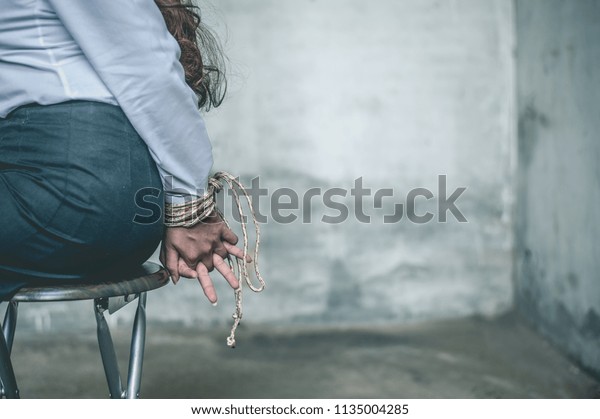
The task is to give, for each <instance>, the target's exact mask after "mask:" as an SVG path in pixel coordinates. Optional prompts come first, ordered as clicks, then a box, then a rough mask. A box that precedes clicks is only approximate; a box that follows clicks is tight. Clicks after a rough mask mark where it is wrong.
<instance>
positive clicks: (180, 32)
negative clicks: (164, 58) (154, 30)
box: [155, 0, 227, 111]
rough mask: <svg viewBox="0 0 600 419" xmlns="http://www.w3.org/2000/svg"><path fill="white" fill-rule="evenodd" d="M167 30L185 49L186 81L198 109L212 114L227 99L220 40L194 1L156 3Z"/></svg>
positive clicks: (182, 59) (180, 59) (180, 46)
mask: <svg viewBox="0 0 600 419" xmlns="http://www.w3.org/2000/svg"><path fill="white" fill-rule="evenodd" d="M155 3H156V4H157V6H158V8H159V9H160V11H161V13H162V15H163V17H164V19H165V23H166V24H167V28H168V29H169V32H170V33H171V35H173V37H174V38H175V39H176V40H177V43H178V44H179V48H180V49H181V56H180V58H179V61H180V62H181V65H182V66H183V69H184V70H185V81H186V82H187V84H188V85H189V86H190V87H191V88H192V90H193V91H194V92H195V93H196V95H197V96H198V107H199V108H201V109H202V108H204V109H205V110H206V111H209V110H210V109H211V108H213V107H214V108H216V107H218V106H219V105H220V104H221V103H222V102H223V99H224V98H225V92H226V91H227V81H226V79H225V60H224V56H223V51H222V49H221V45H220V44H219V41H218V39H217V37H216V36H215V35H214V34H213V32H212V31H211V30H210V29H209V28H208V27H206V26H205V25H204V24H203V22H202V19H201V18H200V10H199V9H198V7H197V6H195V5H194V4H193V3H192V1H191V0H155Z"/></svg>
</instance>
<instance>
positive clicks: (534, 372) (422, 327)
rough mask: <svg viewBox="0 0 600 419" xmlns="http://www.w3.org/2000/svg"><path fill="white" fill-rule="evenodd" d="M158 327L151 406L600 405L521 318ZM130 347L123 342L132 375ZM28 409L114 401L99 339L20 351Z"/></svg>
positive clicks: (18, 347) (29, 337)
mask: <svg viewBox="0 0 600 419" xmlns="http://www.w3.org/2000/svg"><path fill="white" fill-rule="evenodd" d="M225 336H226V330H225V329H223V328H219V330H218V331H203V332H200V331H198V330H191V329H185V330H181V329H177V328H174V327H170V328H169V327H165V326H158V325H153V324H151V325H149V328H148V338H147V343H146V345H147V346H146V357H145V363H144V376H143V380H142V397H144V398H403V399H407V398H598V397H600V382H599V381H598V380H596V379H594V378H593V377H591V376H590V375H588V374H586V373H585V372H583V371H581V370H580V369H579V368H577V367H576V366H575V365H574V364H573V363H572V362H570V361H569V360H568V359H567V358H565V357H564V356H563V355H561V354H560V353H559V352H557V351H556V350H555V349H554V348H553V347H552V346H550V345H549V344H548V343H546V341H544V340H543V339H541V338H540V337H539V336H538V335H536V334H535V333H533V332H532V331H531V330H530V329H529V328H527V327H526V326H525V325H524V324H523V323H522V322H521V321H519V319H518V317H517V316H516V315H514V314H510V315H506V316H503V317H501V318H498V319H494V320H484V319H478V318H468V319H461V320H451V321H440V322H432V323H427V324H418V325H417V324H415V325H404V326H393V327H390V326H387V327H370V328H351V329H342V328H299V327H296V328H292V329H290V330H283V329H276V328H273V327H263V326H257V325H251V326H247V327H246V328H244V329H241V330H239V332H238V342H239V343H238V347H237V348H236V349H234V350H232V349H229V348H227V347H226V345H225ZM128 338H129V336H128V335H127V333H124V332H117V333H113V339H114V340H115V343H116V344H117V348H118V353H119V356H120V366H121V371H122V374H123V373H125V372H126V370H127V345H128V343H127V342H128ZM13 364H14V367H15V372H16V374H17V380H18V382H19V386H20V390H21V395H22V397H24V398H105V397H107V395H108V392H107V389H106V384H105V379H104V375H103V370H102V365H101V362H100V356H99V353H98V348H97V343H96V341H95V331H93V330H91V331H90V333H89V334H87V335H82V334H61V335H52V334H50V333H41V334H36V333H34V332H31V331H25V332H23V333H21V334H19V331H17V337H16V340H15V346H14V349H13Z"/></svg>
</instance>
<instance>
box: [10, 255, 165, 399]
mask: <svg viewBox="0 0 600 419" xmlns="http://www.w3.org/2000/svg"><path fill="white" fill-rule="evenodd" d="M109 275H110V276H109ZM115 276H116V278H115ZM107 278H114V279H111V280H108V281H107ZM168 281H169V274H168V273H167V271H166V270H165V269H164V268H162V267H161V266H159V265H157V264H155V263H151V262H146V263H145V264H144V265H142V266H140V267H139V268H136V269H134V270H130V271H127V273H126V274H124V273H120V274H103V275H100V276H98V277H97V279H95V280H94V281H89V282H88V281H86V283H76V284H74V283H72V282H71V283H70V284H69V283H65V284H61V285H52V286H31V287H27V288H22V289H21V290H20V291H19V292H18V293H17V294H16V295H15V296H14V297H13V298H12V299H11V300H10V301H9V302H8V308H7V309H6V314H5V316H4V322H3V324H2V333H0V398H2V397H6V398H19V389H18V387H17V382H16V379H15V374H14V371H13V367H12V363H11V360H10V353H11V350H12V345H13V340H14V336H15V328H16V325H17V309H18V305H19V303H24V302H28V303H29V302H47V301H75V300H94V313H95V315H96V324H97V335H98V345H99V347H100V355H101V357H102V364H103V366H104V373H105V375H106V381H107V383H108V389H109V392H110V397H111V398H113V399H134V398H138V397H139V390H140V384H141V379H142V363H143V358H144V346H145V342H146V292H147V291H151V290H153V289H156V288H160V287H162V286H164V285H166V284H167V282H168ZM135 298H138V306H137V310H136V313H135V319H134V321H133V331H132V333H131V347H130V353H129V370H128V376H127V388H126V389H123V386H122V384H121V375H120V373H119V366H118V363H117V356H116V353H115V349H114V346H113V341H112V338H111V335H110V330H109V328H108V323H107V322H106V319H105V318H104V312H105V311H106V310H108V312H109V313H110V314H112V313H114V312H115V311H117V310H119V309H120V308H122V307H123V306H125V305H126V304H128V303H130V302H131V301H133V300H135Z"/></svg>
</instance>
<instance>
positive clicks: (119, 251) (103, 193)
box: [0, 101, 163, 301]
mask: <svg viewBox="0 0 600 419" xmlns="http://www.w3.org/2000/svg"><path fill="white" fill-rule="evenodd" d="M143 188H155V190H162V184H161V181H160V177H159V174H158V170H157V168H156V165H155V163H154V161H153V160H152V158H151V156H150V153H149V151H148V148H147V147H146V145H145V143H144V142H143V141H142V139H141V138H140V137H139V135H138V134H137V132H136V131H135V129H134V128H133V127H132V126H131V124H130V123H129V121H128V119H127V118H126V116H125V114H124V113H123V112H122V110H121V109H120V108H119V107H117V106H113V105H109V104H105V103H99V102H88V101H71V102H65V103H60V104H56V105H46V106H42V105H37V104H36V105H26V106H22V107H20V108H18V109H16V110H15V111H13V112H11V113H10V114H9V115H8V116H7V117H6V118H0V301H1V300H3V299H8V298H9V297H10V296H11V295H13V294H14V293H15V292H16V291H17V290H18V289H19V288H21V287H22V286H24V285H26V284H27V283H28V282H31V281H32V280H33V281H35V282H43V283H46V284H48V283H51V282H52V281H56V279H55V278H59V277H68V278H71V279H73V280H78V281H85V280H86V278H91V277H93V275H94V273H96V272H97V271H98V270H99V269H105V268H107V267H109V266H110V267H114V268H118V267H124V268H127V267H131V266H133V265H139V264H141V263H143V262H144V261H145V260H146V259H147V258H148V257H149V256H150V255H151V254H152V252H153V250H154V249H155V248H156V247H157V245H158V243H159V242H160V240H161V237H162V233H163V223H162V219H159V220H156V222H153V223H144V224H139V223H135V222H133V218H134V216H135V215H136V214H139V213H140V212H141V213H143V211H141V210H140V208H139V207H138V206H137V205H136V202H135V195H136V192H137V191H139V190H140V189H143ZM154 198H155V199H156V203H157V204H158V205H160V206H161V207H162V202H163V197H162V196H158V197H154ZM145 199H148V197H146V198H145Z"/></svg>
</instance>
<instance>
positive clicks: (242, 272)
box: [165, 172, 265, 348]
mask: <svg viewBox="0 0 600 419" xmlns="http://www.w3.org/2000/svg"><path fill="white" fill-rule="evenodd" d="M223 182H225V183H227V185H228V186H229V189H230V190H231V192H232V194H233V199H234V201H235V204H236V206H237V211H238V214H239V216H240V224H241V227H242V239H243V248H242V250H243V253H244V255H243V257H242V258H241V259H239V258H238V259H236V260H235V262H234V261H233V260H232V258H231V256H230V255H228V256H227V262H228V263H229V267H230V268H231V270H232V271H233V273H234V274H235V276H236V278H238V279H239V282H240V286H239V287H238V288H237V289H236V290H234V296H235V311H234V312H233V315H232V317H233V325H232V326H231V333H230V334H229V336H228V337H227V346H229V347H231V348H235V332H236V330H237V327H238V326H239V324H240V321H241V320H242V315H243V310H242V289H243V284H244V282H245V283H246V285H247V286H248V288H250V289H251V290H252V291H254V292H261V291H262V290H263V289H264V288H265V281H264V280H263V278H262V276H261V275H260V271H259V269H258V249H259V246H260V228H259V226H258V222H257V221H256V214H255V212H254V208H253V207H252V199H251V198H250V196H249V195H248V192H247V191H246V188H245V187H244V185H242V184H241V182H240V181H239V180H238V179H237V178H235V177H233V176H232V175H230V174H229V173H227V172H217V173H215V174H214V175H212V176H211V177H210V178H209V179H208V188H207V189H208V190H207V192H206V194H205V195H204V196H202V197H200V198H197V199H195V200H193V201H191V202H188V203H185V204H175V205H169V206H168V208H166V211H165V224H166V225H167V226H168V227H191V226H193V225H195V224H197V223H199V222H200V221H202V220H203V219H204V218H206V217H207V216H208V215H210V214H211V213H212V212H213V211H216V212H217V213H218V214H219V216H220V217H221V218H222V219H223V221H224V222H225V225H226V226H227V227H228V228H229V227H230V226H229V223H228V222H227V220H226V219H225V216H224V215H223V212H222V211H220V210H219V208H217V206H216V205H215V202H216V195H217V193H219V192H220V191H222V190H223ZM240 194H241V195H243V196H242V199H240ZM243 198H245V199H246V203H247V204H248V208H249V210H250V215H251V216H252V222H253V223H254V228H255V232H256V242H255V246H254V256H253V261H254V275H255V276H256V279H257V280H258V285H255V284H254V283H253V282H252V279H251V277H250V274H249V273H248V266H247V263H246V256H247V255H248V230H247V227H246V224H247V222H246V216H245V214H244V210H243V208H242V200H243Z"/></svg>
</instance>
